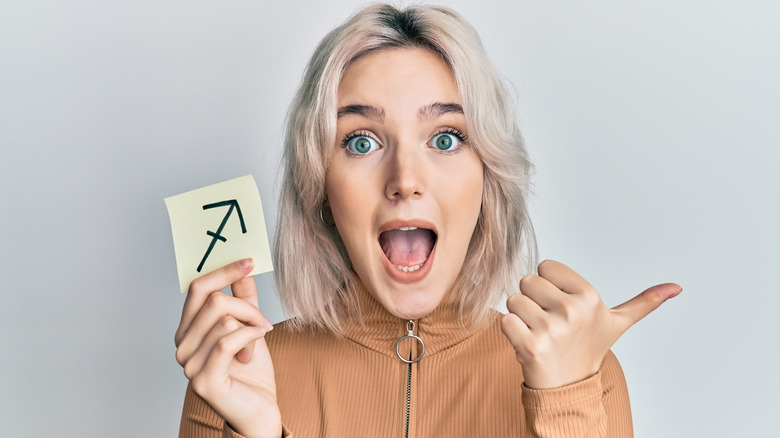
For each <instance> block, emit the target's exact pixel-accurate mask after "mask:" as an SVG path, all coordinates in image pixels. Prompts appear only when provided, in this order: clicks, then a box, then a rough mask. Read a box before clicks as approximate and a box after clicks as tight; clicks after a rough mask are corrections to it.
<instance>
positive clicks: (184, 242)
mask: <svg viewBox="0 0 780 438" xmlns="http://www.w3.org/2000/svg"><path fill="white" fill-rule="evenodd" d="M165 205H166V206H167V207H168V216H169V217H170V219H171V231H172V232H173V247H174V251H175V253H176V267H177V269H178V271H179V286H181V291H182V293H184V292H187V289H188V288H189V285H190V283H191V282H192V280H194V279H196V278H198V277H200V276H202V275H204V274H207V273H209V272H211V271H214V270H216V269H218V268H221V267H222V266H225V265H227V264H228V263H231V262H235V261H236V260H240V259H245V258H252V259H253V260H254V264H255V267H254V269H253V270H252V272H250V273H249V275H255V274H261V273H263V272H268V271H272V270H273V266H272V265H271V249H270V248H269V246H268V234H267V233H266V230H265V219H264V218H263V205H262V202H261V201H260V193H259V192H258V191H257V184H256V183H255V179H254V178H253V177H252V175H247V176H242V177H241V178H236V179H231V180H230V181H225V182H222V183H219V184H214V185H211V186H208V187H203V188H201V189H197V190H193V191H191V192H187V193H182V194H181V195H176V196H171V197H170V198H165Z"/></svg>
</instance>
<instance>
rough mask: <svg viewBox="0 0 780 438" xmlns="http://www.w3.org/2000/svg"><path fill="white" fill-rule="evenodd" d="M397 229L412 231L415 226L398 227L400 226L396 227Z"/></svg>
mask: <svg viewBox="0 0 780 438" xmlns="http://www.w3.org/2000/svg"><path fill="white" fill-rule="evenodd" d="M397 229H398V230H401V231H412V230H416V229H417V227H400V228H397Z"/></svg>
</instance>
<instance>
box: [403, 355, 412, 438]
mask: <svg viewBox="0 0 780 438" xmlns="http://www.w3.org/2000/svg"><path fill="white" fill-rule="evenodd" d="M409 360H410V363H409V364H408V365H409V373H408V374H407V375H406V431H405V432H404V438H409V408H410V407H411V401H412V364H411V360H412V355H411V353H409Z"/></svg>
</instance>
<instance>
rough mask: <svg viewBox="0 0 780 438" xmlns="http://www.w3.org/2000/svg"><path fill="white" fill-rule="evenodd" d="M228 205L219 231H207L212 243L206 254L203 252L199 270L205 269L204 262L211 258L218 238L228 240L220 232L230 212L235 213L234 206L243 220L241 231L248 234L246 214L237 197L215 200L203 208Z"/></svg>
mask: <svg viewBox="0 0 780 438" xmlns="http://www.w3.org/2000/svg"><path fill="white" fill-rule="evenodd" d="M226 206H230V208H229V209H228V211H227V213H226V214H225V217H224V218H222V223H221V224H219V228H217V231H215V232H211V231H206V234H208V235H209V236H211V237H212V239H211V243H210V244H209V249H207V250H206V254H203V260H201V261H200V264H199V265H198V272H200V270H201V269H203V264H204V263H206V259H207V258H209V254H211V250H212V249H214V245H215V244H216V243H217V240H221V241H223V242H227V238H225V237H224V236H222V235H221V234H219V233H221V232H222V230H223V229H224V228H225V224H226V223H227V221H228V219H229V218H230V213H233V209H234V208H235V209H236V212H237V213H238V220H239V221H240V222H241V233H242V234H246V225H244V215H242V214H241V207H239V206H238V201H236V200H235V199H231V200H229V201H221V202H215V203H213V204H207V205H204V206H203V209H204V210H208V209H210V208H217V207H226Z"/></svg>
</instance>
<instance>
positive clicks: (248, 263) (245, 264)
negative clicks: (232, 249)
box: [238, 259, 252, 271]
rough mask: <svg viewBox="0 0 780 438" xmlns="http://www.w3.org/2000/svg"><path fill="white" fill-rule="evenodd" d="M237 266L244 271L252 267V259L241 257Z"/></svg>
mask: <svg viewBox="0 0 780 438" xmlns="http://www.w3.org/2000/svg"><path fill="white" fill-rule="evenodd" d="M238 267H239V268H240V269H241V270H242V271H246V270H247V269H249V268H251V267H252V259H243V260H239V261H238Z"/></svg>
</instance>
